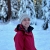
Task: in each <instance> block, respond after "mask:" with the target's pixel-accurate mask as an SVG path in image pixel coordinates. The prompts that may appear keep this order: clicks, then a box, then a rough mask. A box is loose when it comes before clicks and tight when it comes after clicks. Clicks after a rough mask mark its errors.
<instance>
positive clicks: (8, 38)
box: [0, 20, 50, 50]
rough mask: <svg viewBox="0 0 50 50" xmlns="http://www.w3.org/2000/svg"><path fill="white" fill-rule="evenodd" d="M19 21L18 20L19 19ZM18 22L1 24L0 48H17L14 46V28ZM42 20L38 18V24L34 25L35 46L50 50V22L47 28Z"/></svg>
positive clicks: (39, 49)
mask: <svg viewBox="0 0 50 50" xmlns="http://www.w3.org/2000/svg"><path fill="white" fill-rule="evenodd" d="M17 22H18V21H17ZM17 22H12V21H11V22H9V23H8V24H3V25H2V24H0V50H15V46H14V39H13V38H14V36H15V34H16V33H15V32H14V29H15V27H16V25H17ZM42 24H43V21H42V20H37V25H36V26H35V25H32V26H33V27H34V30H33V31H32V32H33V34H34V38H35V46H36V48H37V50H50V24H49V28H48V29H47V30H43V29H42V27H41V26H42Z"/></svg>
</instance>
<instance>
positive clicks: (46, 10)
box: [42, 0, 50, 30]
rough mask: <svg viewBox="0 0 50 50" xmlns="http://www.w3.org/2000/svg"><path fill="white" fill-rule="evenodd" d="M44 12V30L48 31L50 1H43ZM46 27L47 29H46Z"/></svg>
mask: <svg viewBox="0 0 50 50" xmlns="http://www.w3.org/2000/svg"><path fill="white" fill-rule="evenodd" d="M42 10H43V17H42V18H43V19H44V25H43V28H44V30H46V29H47V28H48V21H49V20H50V19H49V18H50V16H49V14H50V11H48V10H49V0H43V1H42ZM44 26H45V27H44Z"/></svg>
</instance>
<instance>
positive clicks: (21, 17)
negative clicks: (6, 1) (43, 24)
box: [19, 13, 30, 23]
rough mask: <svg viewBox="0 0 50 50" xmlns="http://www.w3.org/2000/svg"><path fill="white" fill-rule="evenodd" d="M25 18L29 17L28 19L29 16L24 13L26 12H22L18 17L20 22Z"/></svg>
mask: <svg viewBox="0 0 50 50" xmlns="http://www.w3.org/2000/svg"><path fill="white" fill-rule="evenodd" d="M25 18H29V19H30V16H29V15H28V14H26V13H22V14H21V16H20V18H19V20H20V23H21V22H22V21H23V19H25Z"/></svg>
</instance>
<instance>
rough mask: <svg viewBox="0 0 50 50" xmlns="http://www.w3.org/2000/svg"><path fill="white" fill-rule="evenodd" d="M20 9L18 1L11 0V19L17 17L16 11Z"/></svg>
mask: <svg viewBox="0 0 50 50" xmlns="http://www.w3.org/2000/svg"><path fill="white" fill-rule="evenodd" d="M19 9H20V1H18V0H11V13H12V14H11V17H12V19H16V18H18V11H19Z"/></svg>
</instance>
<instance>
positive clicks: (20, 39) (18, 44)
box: [14, 32, 24, 50]
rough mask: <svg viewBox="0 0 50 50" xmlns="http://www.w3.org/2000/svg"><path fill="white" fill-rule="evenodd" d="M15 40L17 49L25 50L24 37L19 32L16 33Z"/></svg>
mask: <svg viewBox="0 0 50 50" xmlns="http://www.w3.org/2000/svg"><path fill="white" fill-rule="evenodd" d="M14 42H15V49H16V50H23V47H24V45H23V43H24V42H23V37H22V35H21V34H20V33H19V32H18V33H17V34H16V35H15V37H14Z"/></svg>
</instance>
